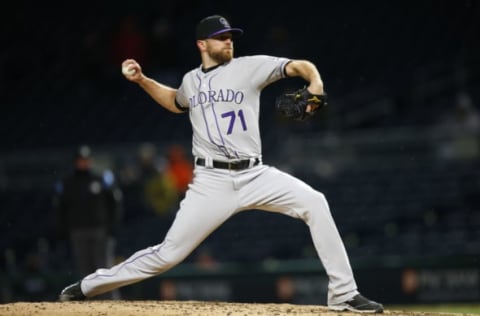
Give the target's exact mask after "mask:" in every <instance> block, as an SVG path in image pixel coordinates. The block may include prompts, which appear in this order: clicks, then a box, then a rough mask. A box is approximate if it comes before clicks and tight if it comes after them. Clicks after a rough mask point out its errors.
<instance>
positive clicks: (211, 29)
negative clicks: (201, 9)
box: [197, 15, 243, 40]
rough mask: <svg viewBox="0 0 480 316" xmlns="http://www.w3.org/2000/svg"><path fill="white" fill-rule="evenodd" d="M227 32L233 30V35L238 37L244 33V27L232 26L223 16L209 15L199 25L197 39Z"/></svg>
mask: <svg viewBox="0 0 480 316" xmlns="http://www.w3.org/2000/svg"><path fill="white" fill-rule="evenodd" d="M225 32H231V33H232V35H233V37H238V36H240V35H242V34H243V30H242V29H239V28H232V27H231V26H230V23H228V21H227V19H225V18H224V17H223V16H221V15H211V16H207V17H206V18H204V19H203V20H201V21H200V22H199V23H198V25H197V40H203V39H207V38H210V37H213V36H215V35H218V34H221V33H225Z"/></svg>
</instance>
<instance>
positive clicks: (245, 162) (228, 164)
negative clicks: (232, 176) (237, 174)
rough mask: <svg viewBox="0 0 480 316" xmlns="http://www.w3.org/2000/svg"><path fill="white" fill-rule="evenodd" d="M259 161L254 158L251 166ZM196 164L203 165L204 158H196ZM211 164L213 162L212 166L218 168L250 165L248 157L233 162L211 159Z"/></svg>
mask: <svg viewBox="0 0 480 316" xmlns="http://www.w3.org/2000/svg"><path fill="white" fill-rule="evenodd" d="M259 163H260V159H258V158H255V160H254V162H253V165H252V167H253V166H256V165H258V164H259ZM196 164H197V165H198V166H205V159H204V158H197V162H196ZM212 164H213V168H218V169H228V170H243V169H247V168H249V167H250V159H245V160H239V161H234V162H226V161H218V160H213V163H212Z"/></svg>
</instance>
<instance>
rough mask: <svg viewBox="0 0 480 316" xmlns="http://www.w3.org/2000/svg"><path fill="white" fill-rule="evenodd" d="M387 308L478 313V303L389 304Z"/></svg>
mask: <svg viewBox="0 0 480 316" xmlns="http://www.w3.org/2000/svg"><path fill="white" fill-rule="evenodd" d="M385 308H386V309H387V310H400V311H416V312H431V313H432V312H437V313H458V314H459V315H461V314H475V315H480V305H478V304H435V305H433V304H432V305H423V304H422V305H390V306H385Z"/></svg>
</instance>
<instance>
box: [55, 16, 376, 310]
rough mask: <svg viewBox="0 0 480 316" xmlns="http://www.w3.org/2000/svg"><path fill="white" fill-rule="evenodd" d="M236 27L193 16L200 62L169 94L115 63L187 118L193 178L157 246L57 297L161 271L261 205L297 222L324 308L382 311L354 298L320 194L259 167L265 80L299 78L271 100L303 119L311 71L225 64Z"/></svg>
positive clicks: (297, 63) (263, 60) (319, 91)
mask: <svg viewBox="0 0 480 316" xmlns="http://www.w3.org/2000/svg"><path fill="white" fill-rule="evenodd" d="M242 34H243V30H241V29H239V28H233V27H231V26H230V24H229V22H228V21H227V20H226V19H225V18H224V17H222V16H219V15H213V16H208V17H206V18H204V19H203V20H201V21H200V22H199V23H198V25H197V29H196V44H197V48H198V50H199V52H200V57H201V64H200V65H199V66H198V67H197V68H195V69H193V70H191V71H189V72H188V73H186V74H185V75H184V77H183V80H182V83H181V85H180V87H179V88H178V89H175V88H172V87H169V86H166V85H164V84H162V83H159V82H157V81H155V80H153V79H152V78H149V77H147V76H146V75H145V74H144V73H143V71H142V67H141V65H140V64H138V63H137V62H136V61H135V60H134V59H127V60H125V61H124V62H123V64H122V72H123V74H124V76H125V77H126V79H128V80H130V81H131V82H134V83H136V84H138V85H139V86H140V87H141V88H142V89H143V90H144V91H145V92H146V93H148V94H149V95H150V97H151V98H152V99H153V100H155V101H156V102H157V103H158V104H159V105H161V106H162V107H164V108H165V109H167V110H169V111H170V112H173V113H188V115H189V117H190V122H191V124H192V129H193V140H192V153H193V156H194V157H195V170H194V178H193V180H192V182H191V183H190V185H189V188H188V190H187V192H186V194H185V197H184V199H183V200H182V201H181V203H180V207H179V210H178V212H177V214H176V217H175V220H174V221H173V223H172V226H171V227H170V229H169V231H168V232H167V234H166V236H165V238H164V240H163V241H162V242H161V243H159V244H157V245H154V246H152V247H149V248H147V249H143V250H140V251H138V252H136V253H134V254H133V255H132V256H130V257H129V258H128V259H126V260H125V261H124V262H121V263H119V264H117V265H115V266H113V267H111V268H101V269H98V270H96V271H95V272H93V273H92V274H90V275H87V276H85V277H84V278H83V279H81V280H80V281H78V282H76V283H74V284H72V285H70V286H67V287H66V288H65V289H64V290H63V291H62V292H61V294H60V300H61V301H69V300H82V299H85V298H90V297H94V296H96V295H99V294H101V293H105V292H108V291H112V290H114V289H117V288H119V287H122V286H126V285H128V284H132V283H135V282H139V281H142V280H144V279H146V278H150V277H153V276H155V275H158V274H161V273H163V272H165V271H167V270H169V269H171V268H172V267H174V266H175V265H177V264H179V263H180V262H182V260H184V259H185V258H186V257H187V256H188V255H189V254H190V253H191V252H192V251H193V250H194V249H195V248H196V247H197V246H198V245H199V244H200V243H201V242H202V241H203V240H204V239H205V238H206V237H207V236H208V235H209V234H210V233H212V232H213V231H214V230H215V229H216V228H218V227H219V226H220V225H222V223H224V222H225V221H226V220H227V219H229V218H230V217H231V216H233V215H234V214H236V213H238V212H241V211H245V210H251V209H261V210H265V211H269V212H276V213H281V214H285V215H288V216H291V217H293V218H299V219H302V220H303V221H304V222H305V223H306V225H308V227H309V229H310V233H311V236H312V240H313V244H314V246H315V249H316V251H317V253H318V256H319V259H320V260H321V263H322V264H323V267H324V268H325V270H326V273H327V275H328V277H329V285H328V306H329V307H330V308H331V309H332V310H351V311H357V312H371V313H381V312H383V306H382V305H381V304H379V303H376V302H374V301H371V300H369V299H367V298H365V297H364V296H362V295H361V294H360V293H359V291H358V290H357V285H356V282H355V279H354V276H353V272H352V269H351V266H350V263H349V259H348V256H347V253H346V251H345V247H344V245H343V242H342V239H341V237H340V235H339V233H338V231H337V228H336V225H335V222H334V220H333V218H332V215H331V213H330V209H329V205H328V202H327V200H326V198H325V196H324V195H323V194H322V193H321V192H318V191H316V190H315V189H313V188H312V187H311V186H309V185H308V184H306V183H304V182H303V181H301V180H299V179H297V178H295V177H293V176H291V175H289V174H287V173H285V172H282V171H280V170H278V169H276V168H275V167H272V166H269V165H267V164H264V163H263V161H262V144H261V138H260V131H259V107H260V104H259V102H260V93H261V92H262V90H263V89H264V88H265V87H266V86H268V85H269V84H272V83H274V82H275V81H278V80H280V79H284V78H288V77H300V78H302V79H304V80H305V82H306V87H305V88H302V89H299V90H297V91H296V92H294V93H291V94H286V95H283V96H281V97H279V98H278V99H277V100H276V108H277V110H278V111H279V112H280V113H282V114H284V115H286V116H288V117H291V118H293V119H298V120H304V119H306V118H308V117H310V116H311V115H312V114H314V113H315V112H317V111H318V109H321V108H322V107H324V106H325V105H326V103H327V98H326V94H325V92H324V88H323V82H322V79H321V77H320V74H319V72H318V70H317V68H316V67H315V66H314V65H313V64H312V63H311V62H309V61H306V60H293V59H289V58H284V57H273V56H266V55H256V56H244V57H238V58H234V53H233V52H234V48H233V44H234V40H236V39H237V38H238V37H239V36H241V35H242Z"/></svg>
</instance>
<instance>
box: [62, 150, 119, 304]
mask: <svg viewBox="0 0 480 316" xmlns="http://www.w3.org/2000/svg"><path fill="white" fill-rule="evenodd" d="M92 162H93V159H92V156H91V149H90V147H88V146H86V145H83V146H81V147H79V148H78V150H77V151H76V152H75V156H74V160H73V166H74V169H73V171H72V172H71V173H70V174H68V175H66V176H65V177H64V178H63V179H61V180H60V181H58V182H57V183H56V184H55V188H54V190H55V194H54V199H53V206H54V210H55V213H56V219H57V226H58V229H59V233H60V235H61V237H62V238H65V239H68V240H69V243H70V253H71V255H72V257H73V259H74V262H75V267H76V271H75V274H76V275H84V274H85V273H88V272H89V271H91V270H92V269H94V268H95V267H97V266H99V265H101V266H108V267H111V266H113V265H114V264H115V262H114V259H115V243H116V241H115V236H116V234H117V233H118V229H119V227H120V224H121V221H122V215H123V205H122V201H123V198H122V192H121V190H120V189H119V188H118V187H117V186H116V184H115V178H114V176H113V174H112V173H111V172H110V171H105V172H104V173H103V174H100V173H97V172H95V171H94V170H93V168H92ZM109 294H110V295H108V296H106V297H104V298H107V297H108V298H119V292H118V291H114V292H112V293H109Z"/></svg>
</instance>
